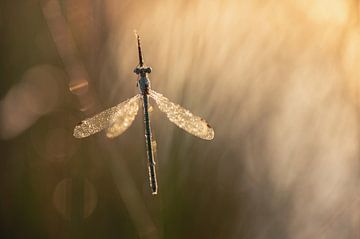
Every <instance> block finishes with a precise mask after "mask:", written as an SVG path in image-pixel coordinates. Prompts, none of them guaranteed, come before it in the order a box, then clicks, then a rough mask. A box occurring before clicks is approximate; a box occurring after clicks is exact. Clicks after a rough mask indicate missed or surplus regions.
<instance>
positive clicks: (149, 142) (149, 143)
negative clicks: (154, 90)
mask: <svg viewBox="0 0 360 239" xmlns="http://www.w3.org/2000/svg"><path fill="white" fill-rule="evenodd" d="M143 98H144V122H145V140H146V151H147V156H148V160H149V177H150V187H151V190H152V193H153V194H156V193H157V183H156V172H155V160H154V152H153V148H152V138H151V137H152V136H151V127H150V117H149V110H148V109H149V96H148V95H147V94H144V95H143Z"/></svg>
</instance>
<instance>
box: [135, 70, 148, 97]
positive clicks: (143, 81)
mask: <svg viewBox="0 0 360 239" xmlns="http://www.w3.org/2000/svg"><path fill="white" fill-rule="evenodd" d="M134 72H135V73H136V74H137V75H139V76H140V79H139V81H138V84H139V88H140V92H141V93H142V94H144V93H146V94H147V93H148V90H149V88H150V81H149V78H148V76H147V75H148V74H150V73H151V67H148V66H147V67H144V66H138V67H136V68H135V69H134Z"/></svg>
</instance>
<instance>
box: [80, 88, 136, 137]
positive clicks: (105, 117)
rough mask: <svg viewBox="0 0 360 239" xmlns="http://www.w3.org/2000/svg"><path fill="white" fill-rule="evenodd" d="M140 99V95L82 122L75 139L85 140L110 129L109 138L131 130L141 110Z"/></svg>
mask: <svg viewBox="0 0 360 239" xmlns="http://www.w3.org/2000/svg"><path fill="white" fill-rule="evenodd" d="M139 98H140V95H139V94H138V95H136V96H134V97H132V98H130V99H128V100H126V101H124V102H122V103H120V104H118V105H116V106H114V107H111V108H109V109H107V110H104V111H103V112H101V113H99V114H97V115H94V116H93V117H91V118H88V119H85V120H83V121H81V122H80V123H79V124H78V125H77V126H76V127H75V129H74V136H75V138H85V137H88V136H90V135H92V134H95V133H97V132H100V131H101V130H103V129H105V128H109V127H110V128H109V129H108V131H107V136H108V137H115V136H113V135H116V136H117V135H120V134H121V133H122V132H124V131H125V130H126V129H127V128H129V126H130V125H131V123H132V121H133V120H134V118H135V116H136V113H137V111H138V109H139ZM110 129H111V132H110V133H109V130H110ZM119 132H120V133H119ZM108 134H109V135H108Z"/></svg>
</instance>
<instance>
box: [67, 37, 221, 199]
mask: <svg viewBox="0 0 360 239" xmlns="http://www.w3.org/2000/svg"><path fill="white" fill-rule="evenodd" d="M136 36H137V43H138V53H139V65H138V66H137V67H136V68H135V69H134V72H135V73H136V74H137V75H138V76H139V80H138V87H139V90H140V94H138V95H136V96H134V97H132V98H130V99H128V100H126V101H124V102H122V103H120V104H118V105H117V106H114V107H112V108H110V109H107V110H105V111H103V112H101V113H99V114H97V115H95V116H93V117H91V118H88V119H85V120H83V121H82V122H81V123H80V124H78V125H77V126H76V127H75V129H74V136H75V137H76V138H84V137H87V136H90V135H92V134H95V133H97V132H99V131H101V130H104V129H106V136H107V137H109V138H114V137H116V136H119V135H120V134H122V133H123V132H124V131H125V130H126V129H128V128H129V127H130V125H131V124H132V122H133V121H134V119H135V116H136V114H137V112H138V110H139V102H140V99H142V101H143V109H144V123H145V141H146V150H147V157H148V161H149V162H148V164H149V178H150V187H151V190H152V193H153V194H156V193H157V183H156V171H155V159H154V152H153V142H152V135H151V125H150V116H149V98H150V97H151V98H152V99H154V100H155V102H156V104H157V105H158V107H159V109H160V110H161V111H162V112H164V113H165V114H166V116H167V117H168V118H169V120H170V121H171V122H173V123H174V124H176V125H177V126H178V127H180V128H182V129H183V130H185V131H187V132H188V133H190V134H193V135H195V136H197V137H199V138H202V139H206V140H211V139H213V138H214V130H213V129H212V128H211V127H210V125H209V124H208V123H206V121H205V120H204V119H202V118H200V117H198V116H195V115H193V114H192V113H191V112H190V111H188V110H186V109H184V108H182V107H181V106H179V105H177V104H174V103H172V102H171V101H170V100H169V99H167V98H166V97H164V96H163V95H161V94H159V93H157V92H155V91H153V90H151V88H150V80H149V77H148V75H149V74H150V73H151V67H148V66H144V62H143V56H142V51H141V44H140V37H139V36H138V35H136Z"/></svg>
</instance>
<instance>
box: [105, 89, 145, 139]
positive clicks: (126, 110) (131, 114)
mask: <svg viewBox="0 0 360 239" xmlns="http://www.w3.org/2000/svg"><path fill="white" fill-rule="evenodd" d="M140 98H141V97H140V94H139V95H137V96H135V97H133V98H131V99H130V100H129V101H128V102H127V103H126V104H124V105H123V107H120V108H119V110H118V111H117V112H116V113H115V114H114V115H113V117H112V118H111V120H110V124H109V127H108V129H107V130H106V136H107V137H108V138H114V137H117V136H119V135H120V134H122V133H124V132H125V130H127V129H128V128H129V127H130V126H131V124H132V122H133V121H134V119H135V116H136V114H137V112H138V111H139V99H140Z"/></svg>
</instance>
